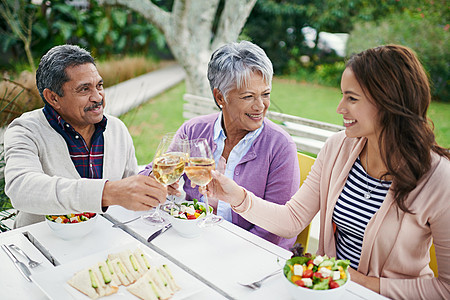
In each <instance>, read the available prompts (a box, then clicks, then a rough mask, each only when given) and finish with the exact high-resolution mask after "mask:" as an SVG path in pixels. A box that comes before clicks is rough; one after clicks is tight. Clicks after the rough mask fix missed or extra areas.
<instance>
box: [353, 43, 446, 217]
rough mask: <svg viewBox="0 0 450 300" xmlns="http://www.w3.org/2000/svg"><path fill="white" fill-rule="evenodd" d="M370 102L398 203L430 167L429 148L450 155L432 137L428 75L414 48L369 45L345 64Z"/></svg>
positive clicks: (406, 209) (443, 154)
mask: <svg viewBox="0 0 450 300" xmlns="http://www.w3.org/2000/svg"><path fill="white" fill-rule="evenodd" d="M347 67H349V68H350V69H351V70H352V71H353V73H354V74H355V77H356V79H357V80H358V82H359V84H360V85H361V87H362V89H363V90H364V92H365V93H366V96H368V98H369V99H371V101H373V102H374V104H375V105H376V106H377V107H378V109H379V122H380V123H379V124H381V127H382V129H381V134H380V139H379V147H380V150H381V157H382V159H383V162H384V164H385V165H386V167H387V174H385V175H388V174H389V175H391V176H392V177H393V185H392V188H393V191H394V197H395V201H396V203H397V205H398V207H399V208H400V209H401V210H403V211H405V212H410V213H411V211H410V210H409V209H408V207H407V205H406V204H405V200H406V197H407V196H408V194H409V193H410V192H411V191H412V190H413V189H414V188H415V187H416V186H417V183H418V182H419V181H420V179H421V178H422V176H423V175H424V174H425V173H427V172H428V171H429V170H430V168H431V152H432V151H433V152H435V153H437V154H439V155H441V156H444V157H446V158H447V159H450V154H449V152H448V150H447V149H444V148H442V147H440V146H439V145H438V144H437V143H436V140H435V136H434V133H433V129H432V128H433V123H432V122H431V120H429V119H428V118H427V110H428V106H429V105H430V101H431V94H430V85H429V82H428V77H427V74H426V72H425V70H424V68H423V66H422V65H421V63H420V62H419V60H418V59H417V57H416V55H415V54H414V52H413V51H412V50H411V49H409V48H407V47H403V46H399V45H387V46H380V47H377V48H372V49H368V50H366V51H363V52H361V53H359V54H356V55H354V56H352V57H351V58H350V60H349V61H348V62H347Z"/></svg>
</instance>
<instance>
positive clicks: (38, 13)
mask: <svg viewBox="0 0 450 300" xmlns="http://www.w3.org/2000/svg"><path fill="white" fill-rule="evenodd" d="M2 1H3V2H5V1H8V2H11V1H19V0H2ZM20 2H23V4H24V6H22V5H21V6H20V7H21V9H22V10H25V8H26V15H27V16H28V17H29V16H33V24H32V25H33V26H32V31H31V38H30V40H32V42H31V45H30V47H31V49H32V53H33V54H34V56H35V57H40V56H42V55H43V54H44V53H45V52H46V51H47V50H48V49H50V48H51V47H53V46H55V45H60V44H64V43H72V44H78V45H80V46H82V47H85V48H87V49H89V50H90V51H91V52H92V54H93V55H94V56H96V57H109V56H111V55H116V54H123V53H126V54H133V53H139V54H141V53H146V54H149V55H153V56H159V57H161V56H162V57H169V56H170V52H169V51H168V50H167V48H166V43H165V39H164V36H163V35H162V34H161V33H160V31H158V30H157V29H156V28H155V26H153V25H152V24H150V23H149V22H147V21H146V20H145V19H144V17H142V16H141V15H140V14H139V13H136V12H133V11H132V10H130V9H126V8H118V7H108V8H105V7H103V6H100V5H99V4H98V2H97V1H95V0H92V1H90V7H89V9H87V10H80V9H77V8H75V7H74V6H71V5H68V4H66V3H65V1H64V0H51V1H43V2H42V4H41V5H40V6H39V5H34V4H31V0H20ZM19 19H20V18H19ZM20 40H21V39H20V35H18V34H17V32H16V31H15V30H14V28H13V27H12V26H10V25H9V24H8V23H6V22H5V21H4V20H3V19H2V20H0V51H1V52H3V53H7V54H9V59H10V63H11V64H13V62H14V63H17V61H21V59H20V58H21V57H22V56H23V53H24V51H23V47H22V45H21V44H20ZM30 64H31V63H30Z"/></svg>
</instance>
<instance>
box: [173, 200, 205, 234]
mask: <svg viewBox="0 0 450 300" xmlns="http://www.w3.org/2000/svg"><path fill="white" fill-rule="evenodd" d="M209 209H210V211H212V207H211V206H210V207H209ZM165 212H166V213H167V214H168V215H169V221H170V223H171V224H172V227H173V229H174V230H175V231H176V232H177V233H178V234H179V235H181V236H182V237H185V238H195V237H198V236H200V235H201V234H202V232H203V230H204V229H203V228H200V227H199V226H198V224H197V223H198V221H199V220H201V219H202V218H203V217H204V216H205V215H206V209H205V203H203V202H199V201H197V199H194V201H183V202H181V203H180V205H179V206H174V207H172V209H171V210H170V211H165Z"/></svg>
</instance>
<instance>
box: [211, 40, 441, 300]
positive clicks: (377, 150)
mask: <svg viewBox="0 0 450 300" xmlns="http://www.w3.org/2000/svg"><path fill="white" fill-rule="evenodd" d="M341 90H342V94H343V97H342V99H341V101H340V103H339V105H338V107H337V112H338V113H339V114H342V116H343V119H344V125H345V128H346V129H345V132H340V133H337V134H336V135H334V136H332V137H330V138H329V139H328V141H327V142H326V144H325V146H324V147H323V148H322V150H321V152H320V153H319V155H318V157H317V160H316V162H315V164H314V166H313V167H312V170H311V172H310V173H309V176H308V178H307V179H306V181H305V182H304V183H303V185H302V186H301V188H300V189H299V191H298V192H297V193H296V194H295V195H294V196H293V197H292V199H291V200H290V201H288V202H287V203H286V204H285V205H277V204H274V203H269V202H267V201H263V200H262V199H260V198H258V197H256V196H255V195H253V194H252V193H251V192H249V191H247V190H245V189H244V188H242V187H239V186H238V185H237V184H236V183H234V182H233V181H232V180H230V179H228V178H225V177H224V176H222V175H221V174H218V173H216V172H214V173H213V178H214V179H213V181H212V182H211V183H210V184H209V185H208V187H207V189H208V195H211V196H215V197H217V198H219V199H221V200H223V201H226V202H229V203H230V204H231V207H232V209H233V210H234V211H236V212H238V213H240V214H241V216H243V217H244V218H246V219H247V220H249V221H250V222H253V223H255V224H257V225H259V226H261V227H262V228H265V229H266V230H269V231H271V232H273V233H275V234H277V235H280V236H285V237H292V236H296V235H297V234H298V233H299V232H301V231H302V230H303V228H305V227H306V226H307V225H308V224H309V223H310V222H311V220H312V219H313V217H314V216H315V215H316V214H317V213H319V214H320V237H319V248H318V254H322V255H323V254H327V255H328V256H336V257H338V258H340V259H349V260H350V262H351V266H352V269H351V273H350V274H351V278H352V280H353V281H355V282H357V283H359V284H362V285H364V286H366V287H368V288H370V289H372V290H374V291H376V292H378V293H380V294H382V295H385V296H387V297H389V298H394V299H399V298H402V299H419V298H421V299H425V298H426V299H449V298H450V231H449V228H450V201H449V200H450V160H449V158H450V155H449V152H448V150H446V149H444V148H442V147H440V146H438V145H437V144H436V141H435V137H434V134H433V131H432V129H431V124H430V121H429V120H428V119H427V116H426V112H427V109H428V106H429V104H430V101H431V96H430V87H429V83H428V78H427V76H426V73H425V71H424V69H423V67H422V65H421V64H420V62H419V60H418V59H417V57H416V56H415V54H414V53H413V52H412V51H411V50H410V49H408V48H406V47H402V46H397V45H388V46H381V47H377V48H373V49H368V50H366V51H364V52H361V53H359V54H357V55H354V56H353V57H352V58H351V59H350V60H349V61H348V63H347V67H346V69H345V71H344V73H343V75H342V81H341ZM432 243H434V246H435V249H436V257H437V263H438V269H439V277H437V278H435V277H434V276H433V272H432V271H431V269H430V267H429V265H428V264H429V261H430V254H429V250H430V246H431V244H432Z"/></svg>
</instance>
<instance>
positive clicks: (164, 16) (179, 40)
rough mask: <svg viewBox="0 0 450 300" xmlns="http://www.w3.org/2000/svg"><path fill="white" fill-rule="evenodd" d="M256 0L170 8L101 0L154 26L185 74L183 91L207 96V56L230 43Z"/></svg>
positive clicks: (206, 0)
mask: <svg viewBox="0 0 450 300" xmlns="http://www.w3.org/2000/svg"><path fill="white" fill-rule="evenodd" d="M255 3H256V0H174V1H173V5H172V7H171V8H170V9H164V8H163V7H161V5H160V3H159V2H158V1H155V2H152V1H150V0H105V4H107V5H120V6H123V7H127V8H129V9H132V10H133V11H135V12H137V13H140V14H141V15H142V16H144V17H145V18H146V20H147V21H148V22H150V23H152V24H153V25H154V26H156V27H157V28H158V29H159V30H160V31H161V32H162V34H164V37H165V39H166V41H167V44H168V46H169V48H170V50H171V51H172V54H173V55H174V57H175V59H176V60H177V62H178V63H179V64H180V65H181V66H182V67H183V68H184V70H185V71H186V91H187V92H188V93H191V94H197V95H202V96H211V91H210V88H209V84H208V82H207V79H206V76H205V75H206V70H207V64H208V61H209V59H210V56H211V53H212V52H213V51H214V50H215V49H217V48H218V47H219V46H221V45H223V44H225V43H228V42H234V41H236V40H237V38H238V36H239V33H240V32H241V30H242V27H243V26H244V24H245V22H246V20H247V17H248V15H249V14H250V11H251V10H252V8H253V6H254V5H255Z"/></svg>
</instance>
